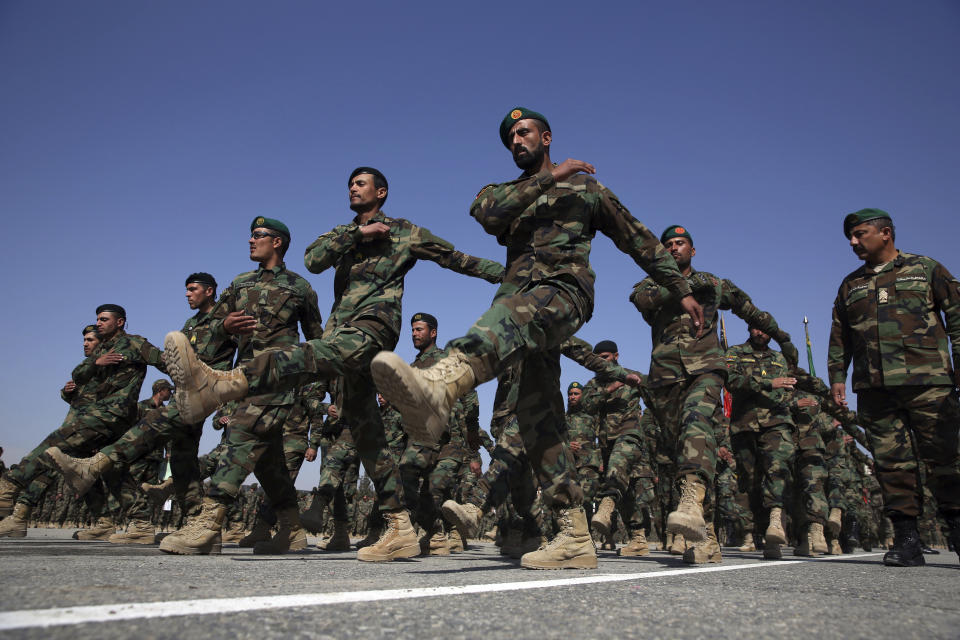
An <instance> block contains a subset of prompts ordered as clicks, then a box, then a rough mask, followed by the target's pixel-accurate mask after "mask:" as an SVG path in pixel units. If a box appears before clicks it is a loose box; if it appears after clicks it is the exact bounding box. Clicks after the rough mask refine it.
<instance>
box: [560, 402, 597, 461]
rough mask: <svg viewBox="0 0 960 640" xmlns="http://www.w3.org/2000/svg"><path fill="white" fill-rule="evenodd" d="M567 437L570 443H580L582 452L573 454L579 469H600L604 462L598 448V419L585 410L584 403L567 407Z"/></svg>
mask: <svg viewBox="0 0 960 640" xmlns="http://www.w3.org/2000/svg"><path fill="white" fill-rule="evenodd" d="M567 435H568V437H569V439H570V442H579V443H580V450H579V451H575V452H574V453H573V459H574V462H576V465H577V468H578V469H579V468H580V467H594V468H596V469H599V468H600V467H601V465H602V463H603V461H602V460H601V459H600V450H599V449H598V448H597V419H596V417H595V416H593V415H591V414H589V413H587V412H586V411H585V410H584V408H583V402H582V401H581V403H580V404H579V405H578V406H574V407H567Z"/></svg>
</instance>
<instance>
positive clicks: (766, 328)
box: [720, 279, 799, 367]
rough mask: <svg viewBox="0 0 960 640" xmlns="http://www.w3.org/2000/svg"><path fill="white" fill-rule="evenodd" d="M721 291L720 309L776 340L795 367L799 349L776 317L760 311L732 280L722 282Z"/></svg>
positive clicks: (788, 361)
mask: <svg viewBox="0 0 960 640" xmlns="http://www.w3.org/2000/svg"><path fill="white" fill-rule="evenodd" d="M720 289H721V298H720V308H721V309H729V310H730V311H732V312H733V313H734V315H736V316H737V317H738V318H740V319H742V320H743V321H744V322H746V323H747V324H748V325H750V326H751V327H754V328H755V329H760V330H761V331H763V332H764V333H766V334H767V335H768V336H770V337H771V338H773V339H774V340H776V341H777V344H779V345H780V351H781V352H782V353H783V357H784V358H786V360H787V364H789V365H790V366H791V367H795V366H796V365H797V361H798V358H799V353H798V352H797V348H796V347H795V346H794V344H793V342H791V340H790V334H789V333H787V332H786V331H784V330H783V329H781V328H780V325H778V324H777V321H776V320H775V319H774V317H773V316H772V315H771V314H770V313H768V312H766V311H763V310H761V309H758V308H757V306H756V305H755V304H753V300H751V299H750V296H748V295H747V294H746V292H744V291H743V289H741V288H740V287H738V286H737V285H735V284H733V282H731V281H730V280H726V279H724V280H721V281H720Z"/></svg>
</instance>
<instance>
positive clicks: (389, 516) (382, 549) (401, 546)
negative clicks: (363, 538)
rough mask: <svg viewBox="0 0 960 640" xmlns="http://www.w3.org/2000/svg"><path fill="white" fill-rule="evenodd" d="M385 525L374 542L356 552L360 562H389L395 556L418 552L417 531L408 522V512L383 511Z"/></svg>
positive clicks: (406, 556)
mask: <svg viewBox="0 0 960 640" xmlns="http://www.w3.org/2000/svg"><path fill="white" fill-rule="evenodd" d="M383 517H384V518H385V519H386V521H387V527H386V529H384V531H383V535H381V536H380V539H379V540H377V541H376V542H375V543H373V544H371V545H370V546H368V547H364V548H363V549H360V550H359V551H358V552H357V560H360V561H361V562H390V561H391V560H396V559H397V558H412V557H414V556H416V555H417V554H419V553H420V544H419V543H418V541H417V532H416V531H415V530H414V528H413V525H412V524H411V523H410V514H409V513H407V511H406V510H404V509H397V510H396V511H384V512H383Z"/></svg>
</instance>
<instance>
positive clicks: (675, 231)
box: [660, 224, 693, 245]
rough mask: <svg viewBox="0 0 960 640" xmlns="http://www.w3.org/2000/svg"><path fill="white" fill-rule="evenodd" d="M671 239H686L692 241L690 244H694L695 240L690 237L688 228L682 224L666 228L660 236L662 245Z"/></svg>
mask: <svg viewBox="0 0 960 640" xmlns="http://www.w3.org/2000/svg"><path fill="white" fill-rule="evenodd" d="M670 238H686V239H687V240H689V241H690V244H691V245H692V244H693V238H691V237H690V232H689V231H687V228H686V227H685V226H683V225H680V224H672V225H670V226H669V227H667V228H666V230H665V231H664V232H663V233H661V234H660V244H663V243H664V242H666V241H667V240H669V239H670Z"/></svg>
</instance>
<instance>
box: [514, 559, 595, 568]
mask: <svg viewBox="0 0 960 640" xmlns="http://www.w3.org/2000/svg"><path fill="white" fill-rule="evenodd" d="M520 566H521V567H523V568H524V569H538V570H551V569H596V568H597V556H578V557H576V558H570V559H569V560H560V561H557V562H536V561H525V560H522V559H521V560H520Z"/></svg>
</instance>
